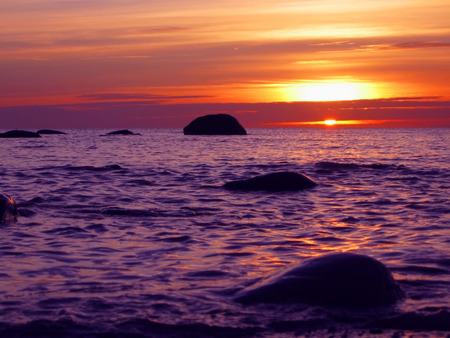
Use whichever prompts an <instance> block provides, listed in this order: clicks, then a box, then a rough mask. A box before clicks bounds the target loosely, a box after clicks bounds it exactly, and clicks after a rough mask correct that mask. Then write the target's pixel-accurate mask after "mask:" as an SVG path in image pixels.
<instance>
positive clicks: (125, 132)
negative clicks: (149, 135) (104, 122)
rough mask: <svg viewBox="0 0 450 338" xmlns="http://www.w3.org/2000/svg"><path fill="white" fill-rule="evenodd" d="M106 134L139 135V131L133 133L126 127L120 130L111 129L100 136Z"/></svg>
mask: <svg viewBox="0 0 450 338" xmlns="http://www.w3.org/2000/svg"><path fill="white" fill-rule="evenodd" d="M108 135H141V134H139V133H133V132H132V131H129V130H128V129H122V130H116V131H112V132H110V133H107V134H105V135H102V136H108Z"/></svg>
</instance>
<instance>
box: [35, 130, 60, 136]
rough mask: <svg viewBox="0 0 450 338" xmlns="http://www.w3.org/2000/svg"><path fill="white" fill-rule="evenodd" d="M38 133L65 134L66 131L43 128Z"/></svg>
mask: <svg viewBox="0 0 450 338" xmlns="http://www.w3.org/2000/svg"><path fill="white" fill-rule="evenodd" d="M36 133H38V134H39V135H65V134H66V133H65V132H63V131H59V130H51V129H41V130H38V131H37V132H36Z"/></svg>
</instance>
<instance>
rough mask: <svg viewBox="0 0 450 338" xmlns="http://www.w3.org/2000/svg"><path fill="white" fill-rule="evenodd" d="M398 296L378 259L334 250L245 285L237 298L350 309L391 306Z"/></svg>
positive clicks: (245, 301) (401, 293) (392, 282)
mask: <svg viewBox="0 0 450 338" xmlns="http://www.w3.org/2000/svg"><path fill="white" fill-rule="evenodd" d="M401 298H403V292H402V291H401V289H400V287H399V286H398V285H397V283H396V282H395V280H394V278H393V277H392V275H391V273H390V272H389V270H388V269H387V268H386V267H385V266H384V265H383V264H382V263H381V262H379V261H377V260H375V259H373V258H371V257H368V256H364V255H358V254H353V253H337V254H330V255H325V256H322V257H318V258H314V259H311V260H307V261H306V262H305V263H303V264H300V265H299V266H297V267H295V268H293V269H291V270H288V271H287V272H284V273H283V272H281V273H279V274H277V275H275V276H273V277H270V278H268V279H265V280H263V281H261V282H259V283H257V284H256V285H254V286H251V287H249V288H246V289H244V290H242V291H240V292H239V293H238V295H237V297H236V301H238V302H240V303H243V304H255V303H278V304H284V303H296V302H304V303H310V304H317V305H330V306H337V307H347V308H350V307H373V306H382V305H390V304H393V303H395V302H396V301H398V300H400V299H401Z"/></svg>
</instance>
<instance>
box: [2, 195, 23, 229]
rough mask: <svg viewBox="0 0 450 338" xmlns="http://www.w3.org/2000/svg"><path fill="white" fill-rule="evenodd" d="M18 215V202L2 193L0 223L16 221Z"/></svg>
mask: <svg viewBox="0 0 450 338" xmlns="http://www.w3.org/2000/svg"><path fill="white" fill-rule="evenodd" d="M18 214H19V213H18V212H17V205H16V201H14V200H13V199H12V198H11V197H10V196H8V195H6V194H2V193H0V222H10V221H14V220H15V219H16V216H17V215H18Z"/></svg>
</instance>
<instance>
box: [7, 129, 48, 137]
mask: <svg viewBox="0 0 450 338" xmlns="http://www.w3.org/2000/svg"><path fill="white" fill-rule="evenodd" d="M19 137H27V138H35V137H41V135H39V134H38V133H34V132H32V131H26V130H10V131H7V132H6V133H1V134H0V138H19Z"/></svg>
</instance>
